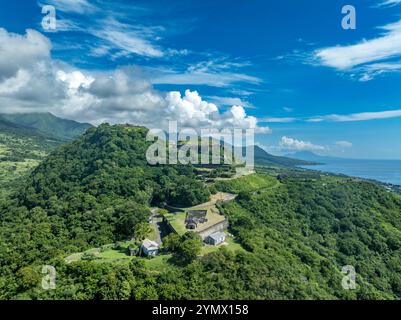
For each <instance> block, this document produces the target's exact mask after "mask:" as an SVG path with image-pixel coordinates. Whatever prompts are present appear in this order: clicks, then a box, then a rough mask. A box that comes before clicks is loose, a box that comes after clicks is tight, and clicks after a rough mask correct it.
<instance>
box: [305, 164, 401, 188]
mask: <svg viewBox="0 0 401 320" xmlns="http://www.w3.org/2000/svg"><path fill="white" fill-rule="evenodd" d="M300 167H301V168H304V169H311V170H317V171H321V172H327V173H334V174H344V175H347V176H351V177H357V178H362V179H367V180H376V181H379V182H382V183H390V184H394V185H401V160H375V159H343V158H332V159H324V163H322V164H318V165H305V166H300Z"/></svg>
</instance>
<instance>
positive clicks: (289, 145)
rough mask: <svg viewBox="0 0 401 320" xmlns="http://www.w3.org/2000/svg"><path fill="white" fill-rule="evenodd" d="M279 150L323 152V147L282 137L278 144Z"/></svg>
mask: <svg viewBox="0 0 401 320" xmlns="http://www.w3.org/2000/svg"><path fill="white" fill-rule="evenodd" d="M279 148H280V149H282V150H288V151H306V150H308V151H323V150H326V148H325V147H323V146H320V145H316V144H313V143H311V142H309V141H302V140H297V139H294V138H289V137H286V136H284V137H282V138H281V140H280V143H279Z"/></svg>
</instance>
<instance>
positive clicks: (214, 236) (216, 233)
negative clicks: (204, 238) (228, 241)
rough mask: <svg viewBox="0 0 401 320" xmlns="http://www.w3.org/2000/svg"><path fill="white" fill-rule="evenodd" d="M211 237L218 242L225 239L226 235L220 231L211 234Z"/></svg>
mask: <svg viewBox="0 0 401 320" xmlns="http://www.w3.org/2000/svg"><path fill="white" fill-rule="evenodd" d="M209 237H210V238H212V239H213V240H216V241H217V240H219V239H220V238H225V237H226V234H225V233H224V232H220V231H219V232H215V233H213V234H211V235H210V236H209Z"/></svg>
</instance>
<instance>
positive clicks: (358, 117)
mask: <svg viewBox="0 0 401 320" xmlns="http://www.w3.org/2000/svg"><path fill="white" fill-rule="evenodd" d="M398 117H401V110H390V111H379V112H361V113H351V114H345V115H339V114H331V115H326V116H317V117H312V118H310V119H308V120H307V121H308V122H322V121H333V122H351V121H368V120H379V119H389V118H398Z"/></svg>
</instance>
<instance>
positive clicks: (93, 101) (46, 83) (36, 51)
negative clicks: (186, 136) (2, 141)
mask: <svg viewBox="0 0 401 320" xmlns="http://www.w3.org/2000/svg"><path fill="white" fill-rule="evenodd" d="M50 48H51V45H50V42H49V41H48V40H47V38H46V37H44V36H43V35H41V34H40V33H38V32H36V31H33V30H28V31H27V33H26V34H25V35H18V34H13V33H8V32H7V31H5V30H4V29H0V106H1V110H0V112H6V113H11V112H28V111H29V112H32V111H38V112H39V111H49V112H53V113H54V114H56V115H59V116H64V117H67V118H71V119H75V120H78V121H85V122H92V123H94V124H98V123H101V122H105V121H107V122H110V123H126V122H128V123H134V124H141V125H145V126H147V127H152V128H155V127H156V128H166V127H167V122H168V120H177V121H178V122H179V124H180V125H181V126H187V127H193V128H203V127H210V128H218V129H223V128H243V129H248V128H251V129H255V130H256V132H259V133H268V132H269V131H270V129H269V128H267V127H260V126H258V121H257V119H256V118H255V117H253V116H249V115H247V113H246V111H245V109H244V108H243V106H240V105H233V106H231V107H230V108H229V109H227V110H226V111H224V112H222V111H221V110H219V108H218V106H217V105H216V104H213V103H210V102H207V101H205V100H203V99H202V97H201V96H200V95H199V94H198V93H197V92H196V91H190V90H186V91H185V94H184V95H183V96H182V95H181V94H180V92H177V91H172V92H167V93H163V92H159V91H156V90H155V89H154V88H153V87H152V84H151V83H149V82H148V81H147V80H146V79H145V78H143V76H142V72H141V71H140V70H139V68H135V67H129V68H121V69H118V70H115V71H111V72H106V71H98V72H90V71H86V70H80V69H77V68H74V67H72V66H70V65H67V64H63V63H61V62H58V61H55V60H53V59H52V58H51V55H50Z"/></svg>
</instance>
